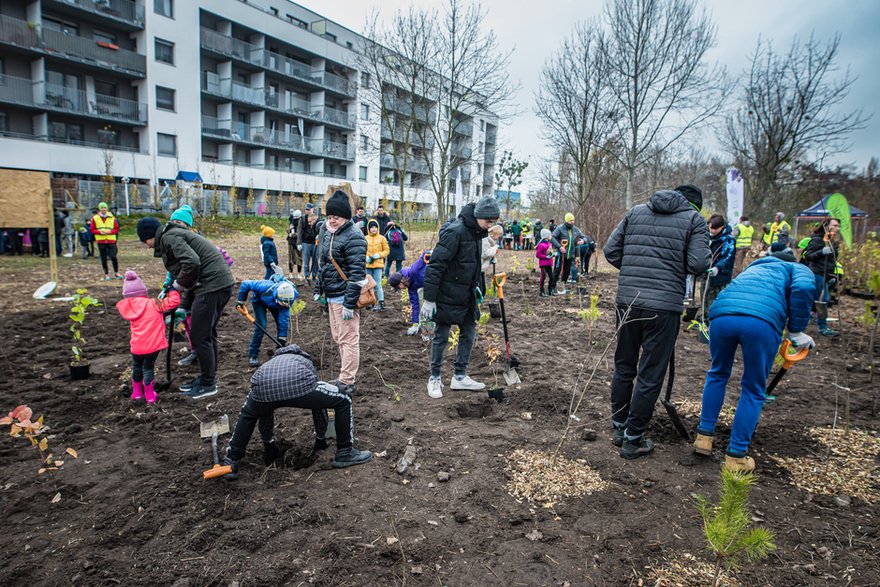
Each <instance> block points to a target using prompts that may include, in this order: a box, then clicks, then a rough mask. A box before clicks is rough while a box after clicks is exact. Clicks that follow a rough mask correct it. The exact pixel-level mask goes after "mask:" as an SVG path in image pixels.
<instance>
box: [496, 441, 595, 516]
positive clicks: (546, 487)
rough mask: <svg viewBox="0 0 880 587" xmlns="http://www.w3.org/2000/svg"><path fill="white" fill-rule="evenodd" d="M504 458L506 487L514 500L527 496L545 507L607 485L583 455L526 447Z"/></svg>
mask: <svg viewBox="0 0 880 587" xmlns="http://www.w3.org/2000/svg"><path fill="white" fill-rule="evenodd" d="M505 459H506V461H507V467H506V470H507V473H508V474H509V475H510V481H508V483H507V491H508V493H510V495H511V496H513V497H514V498H516V499H517V500H521V499H526V500H528V501H530V502H532V503H540V504H542V505H544V507H547V506H548V504H553V503H555V502H557V501H559V500H560V499H563V498H566V497H578V496H581V495H589V494H591V493H593V492H594V491H602V490H604V489H607V488H608V482H606V481H603V480H602V478H601V477H600V476H599V473H597V472H596V471H594V470H593V469H591V468H590V466H589V465H588V464H587V462H586V461H584V460H583V459H577V460H572V459H567V458H565V457H561V456H556V457H555V458H554V456H553V455H552V454H550V453H546V452H542V451H537V450H526V449H517V450H515V451H513V452H512V453H510V454H509V455H507V456H506V457H505Z"/></svg>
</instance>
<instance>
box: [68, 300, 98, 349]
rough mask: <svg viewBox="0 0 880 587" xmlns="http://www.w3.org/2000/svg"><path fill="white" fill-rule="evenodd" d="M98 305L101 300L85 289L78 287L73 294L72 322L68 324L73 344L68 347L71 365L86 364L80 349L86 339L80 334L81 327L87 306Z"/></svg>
mask: <svg viewBox="0 0 880 587" xmlns="http://www.w3.org/2000/svg"><path fill="white" fill-rule="evenodd" d="M100 305H101V302H99V301H98V299H97V298H94V297H92V296H90V295H89V290H87V289H78V290H76V294H75V295H74V296H73V305H72V306H71V307H70V320H71V322H73V324H71V325H70V332H72V333H73V346H72V347H70V350H71V351H72V352H73V361H71V363H70V364H71V365H73V366H77V365H86V364H88V360H86V358H85V355H84V354H83V350H82V347H83V346H84V345H85V344H86V339H84V338H83V335H82V328H83V324H84V323H85V321H86V316H87V315H88V310H89V308H90V307H97V306H100Z"/></svg>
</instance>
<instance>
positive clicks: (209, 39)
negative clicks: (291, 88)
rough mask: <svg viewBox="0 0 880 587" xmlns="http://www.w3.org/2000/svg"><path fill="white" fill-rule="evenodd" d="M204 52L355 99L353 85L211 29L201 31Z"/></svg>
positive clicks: (343, 79)
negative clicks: (248, 64) (205, 50)
mask: <svg viewBox="0 0 880 587" xmlns="http://www.w3.org/2000/svg"><path fill="white" fill-rule="evenodd" d="M201 45H202V48H203V49H207V50H208V51H212V52H214V53H217V54H219V55H224V56H226V57H230V58H232V59H236V60H238V61H243V62H245V63H250V64H251V65H256V66H257V67H260V68H263V69H268V70H270V71H273V72H275V73H279V74H281V75H283V76H286V77H289V78H293V79H296V80H299V81H304V82H307V83H309V84H311V85H314V86H318V87H322V88H325V89H329V90H332V91H334V92H337V93H340V94H343V95H345V96H349V97H354V96H355V94H356V92H357V88H356V85H355V84H354V83H353V82H350V81H349V80H347V79H345V78H344V77H341V76H338V75H335V74H332V73H330V72H328V71H324V70H319V69H312V68H311V67H310V66H308V65H306V64H304V63H301V62H299V61H296V60H295V59H291V58H289V57H285V56H284V55H281V54H279V53H275V52H273V51H269V50H268V49H263V48H260V47H257V46H256V45H252V44H251V43H248V42H247V41H242V40H241V39H235V38H232V37H228V36H226V35H221V34H220V33H218V32H217V31H213V30H211V29H207V28H202V29H201Z"/></svg>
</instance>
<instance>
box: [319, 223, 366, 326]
mask: <svg viewBox="0 0 880 587" xmlns="http://www.w3.org/2000/svg"><path fill="white" fill-rule="evenodd" d="M331 241H332V242H333V250H332V251H331V250H330V243H331ZM331 255H332V256H333V258H334V259H336V262H337V263H338V264H339V268H340V269H342V271H343V272H344V273H345V275H346V277H348V282H346V281H345V280H344V279H343V278H342V276H341V275H340V274H339V272H338V271H337V270H336V267H335V266H334V265H333V263H332V262H331V261H330V256H331ZM366 258H367V239H366V238H364V235H362V234H361V231H360V230H358V229H357V228H355V226H354V224H352V222H351V220H346V221H345V222H344V223H343V224H342V226H340V227H339V229H337V231H336V232H335V233H331V232H330V231H329V230H327V225H326V224H323V225H322V226H321V232H320V233H319V235H318V265H319V275H320V280H319V282H318V289H319V292H318V293H321V294H323V295H324V297H326V298H336V297H339V296H345V301H344V302H343V304H342V305H343V306H345V307H346V308H348V309H349V310H354V309H355V306H357V301H358V298H359V297H360V295H361V286H360V283H359V282H362V281H364V280H365V279H366V275H367V271H366Z"/></svg>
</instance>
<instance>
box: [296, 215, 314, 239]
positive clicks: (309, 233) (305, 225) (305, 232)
mask: <svg viewBox="0 0 880 587" xmlns="http://www.w3.org/2000/svg"><path fill="white" fill-rule="evenodd" d="M317 238H318V223H317V222H315V223H314V224H309V221H308V220H304V221H303V222H300V223H299V225H298V226H297V227H296V242H297V244H300V245H313V244H315V241H316V240H317Z"/></svg>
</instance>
